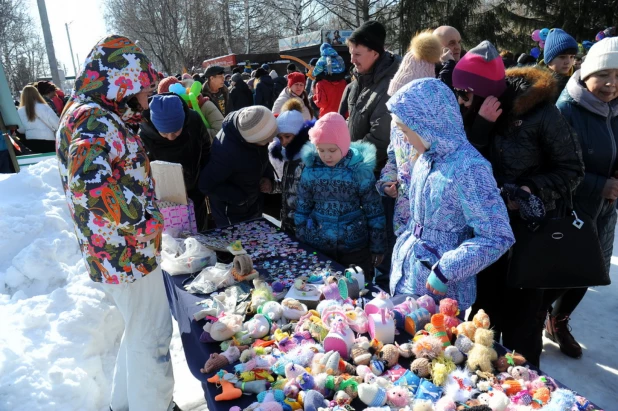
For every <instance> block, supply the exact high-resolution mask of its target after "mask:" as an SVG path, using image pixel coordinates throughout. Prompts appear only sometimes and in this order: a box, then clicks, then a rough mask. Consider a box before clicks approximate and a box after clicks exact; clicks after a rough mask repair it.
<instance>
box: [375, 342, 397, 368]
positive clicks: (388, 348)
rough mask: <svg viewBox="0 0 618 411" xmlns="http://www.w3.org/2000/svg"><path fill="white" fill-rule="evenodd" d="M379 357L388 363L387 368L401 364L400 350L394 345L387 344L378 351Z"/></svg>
mask: <svg viewBox="0 0 618 411" xmlns="http://www.w3.org/2000/svg"><path fill="white" fill-rule="evenodd" d="M377 357H378V358H379V359H380V360H384V361H385V362H386V368H391V367H394V366H395V364H397V363H398V362H399V349H398V348H397V346H395V345H393V344H386V345H384V346H383V347H382V348H381V349H380V351H378V353H377Z"/></svg>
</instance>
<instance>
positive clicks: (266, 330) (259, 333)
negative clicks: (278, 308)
mask: <svg viewBox="0 0 618 411" xmlns="http://www.w3.org/2000/svg"><path fill="white" fill-rule="evenodd" d="M272 327H273V324H272V321H271V320H270V318H268V317H267V316H265V315H263V314H256V315H254V316H253V318H252V319H251V320H249V321H247V322H246V323H245V324H244V325H243V331H244V332H246V333H247V334H248V335H249V336H251V338H254V339H258V338H262V337H265V336H267V335H270V332H271V329H272Z"/></svg>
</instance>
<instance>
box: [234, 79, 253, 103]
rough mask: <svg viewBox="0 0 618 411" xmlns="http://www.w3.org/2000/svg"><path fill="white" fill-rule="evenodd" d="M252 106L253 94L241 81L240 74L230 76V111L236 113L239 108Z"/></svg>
mask: <svg viewBox="0 0 618 411" xmlns="http://www.w3.org/2000/svg"><path fill="white" fill-rule="evenodd" d="M252 105H253V93H252V92H251V90H249V86H248V85H247V83H245V82H244V81H243V79H242V76H241V75H240V73H236V74H234V75H233V76H232V88H231V89H230V106H231V108H230V111H237V110H240V109H241V108H245V107H251V106H252Z"/></svg>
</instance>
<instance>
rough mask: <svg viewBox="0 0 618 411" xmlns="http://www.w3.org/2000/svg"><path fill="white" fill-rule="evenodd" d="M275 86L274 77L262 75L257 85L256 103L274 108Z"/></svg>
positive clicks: (270, 108)
mask: <svg viewBox="0 0 618 411" xmlns="http://www.w3.org/2000/svg"><path fill="white" fill-rule="evenodd" d="M257 81H258V80H256V82H257ZM254 84H255V83H254ZM274 88H275V84H274V82H273V79H272V78H271V77H270V76H269V75H268V74H266V75H263V76H262V77H260V78H259V82H258V83H257V86H255V105H256V106H264V107H266V108H267V109H269V110H272V109H273V104H275V98H276V97H275V94H274V93H275V92H274Z"/></svg>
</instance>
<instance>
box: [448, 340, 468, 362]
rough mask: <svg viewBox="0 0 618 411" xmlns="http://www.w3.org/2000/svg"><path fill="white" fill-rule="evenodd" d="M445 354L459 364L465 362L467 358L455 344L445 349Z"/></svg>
mask: <svg viewBox="0 0 618 411" xmlns="http://www.w3.org/2000/svg"><path fill="white" fill-rule="evenodd" d="M444 356H445V357H446V358H449V359H450V360H451V361H453V362H454V363H455V364H457V365H459V364H461V363H463V362H464V360H465V357H464V355H463V353H462V352H461V351H459V348H457V347H456V346H454V345H450V346H448V347H446V348H445V349H444Z"/></svg>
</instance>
